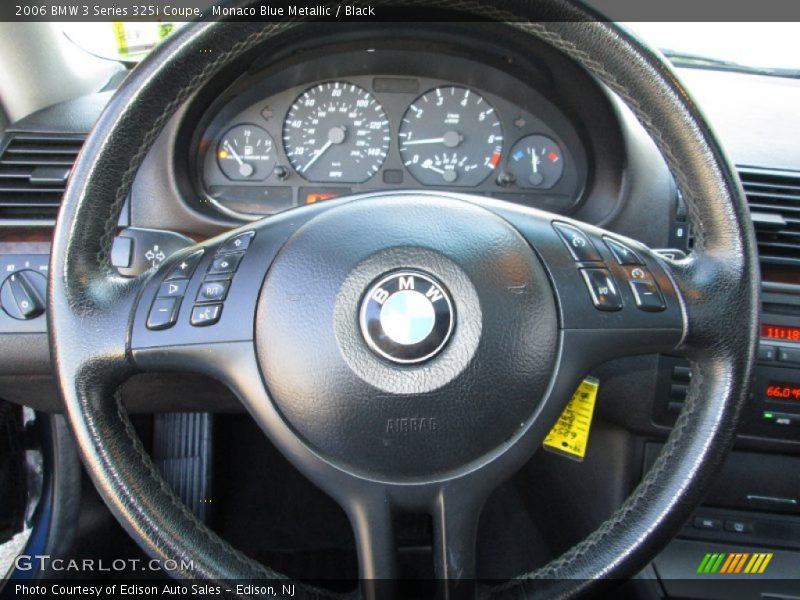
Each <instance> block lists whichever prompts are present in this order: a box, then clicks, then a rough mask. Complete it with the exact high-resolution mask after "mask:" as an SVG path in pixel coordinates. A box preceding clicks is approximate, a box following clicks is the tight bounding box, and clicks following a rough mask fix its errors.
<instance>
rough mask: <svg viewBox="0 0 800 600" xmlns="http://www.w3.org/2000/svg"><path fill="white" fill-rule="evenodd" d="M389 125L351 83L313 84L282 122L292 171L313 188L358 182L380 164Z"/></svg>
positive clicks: (374, 104) (368, 96)
mask: <svg viewBox="0 0 800 600" xmlns="http://www.w3.org/2000/svg"><path fill="white" fill-rule="evenodd" d="M390 141H391V134H390V132H389V120H388V119H387V118H386V113H385V112H384V111H383V107H381V105H380V104H379V103H378V101H377V100H375V98H374V97H373V96H372V95H371V94H370V93H369V92H367V91H366V90H364V89H363V88H360V87H359V86H357V85H354V84H352V83H345V82H341V81H330V82H327V83H321V84H319V85H316V86H314V87H312V88H310V89H308V90H306V91H305V92H303V93H302V94H301V95H300V97H298V98H297V100H295V102H294V104H292V107H291V108H290V109H289V112H288V114H287V115H286V120H285V121H284V123H283V145H284V148H285V150H286V155H287V157H288V158H289V162H291V164H292V166H293V167H294V169H295V170H296V171H297V172H298V173H299V174H300V175H301V176H302V177H303V178H305V179H306V180H307V181H312V182H315V183H334V182H341V183H362V182H364V181H367V180H368V179H369V178H371V177H372V176H373V175H375V173H377V172H378V170H379V169H380V168H381V165H383V161H384V159H385V158H386V153H387V151H388V149H389V142H390Z"/></svg>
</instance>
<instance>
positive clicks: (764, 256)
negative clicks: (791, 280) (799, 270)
mask: <svg viewBox="0 0 800 600" xmlns="http://www.w3.org/2000/svg"><path fill="white" fill-rule="evenodd" d="M739 178H740V179H741V181H742V185H743V186H744V191H745V194H746V195H747V202H748V204H749V205H750V213H751V214H752V217H753V225H754V226H755V228H756V238H757V239H758V252H759V256H760V258H761V262H762V263H765V264H775V265H792V266H800V172H795V171H770V170H763V169H750V168H742V167H740V168H739Z"/></svg>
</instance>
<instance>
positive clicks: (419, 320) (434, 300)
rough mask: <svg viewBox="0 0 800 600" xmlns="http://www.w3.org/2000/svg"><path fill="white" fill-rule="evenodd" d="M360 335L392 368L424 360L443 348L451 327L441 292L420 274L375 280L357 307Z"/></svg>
mask: <svg viewBox="0 0 800 600" xmlns="http://www.w3.org/2000/svg"><path fill="white" fill-rule="evenodd" d="M360 323H361V333H362V334H363V335H364V339H365V340H366V341H367V344H368V345H369V347H370V348H371V349H372V350H373V351H374V352H376V353H378V354H379V355H381V356H382V357H384V358H387V359H389V360H391V361H393V362H397V363H404V364H410V363H418V362H422V361H424V360H428V359H429V358H431V357H433V356H434V355H435V354H437V353H438V352H439V351H440V350H441V349H442V348H444V346H445V344H446V343H447V340H448V339H449V338H450V334H451V333H452V332H453V326H454V324H455V314H454V310H453V304H452V302H451V300H450V296H449V294H448V292H447V290H446V289H445V288H444V287H443V286H442V285H441V284H440V283H439V282H438V281H436V280H435V279H434V278H433V277H431V276H430V275H427V274H425V273H422V272H420V271H394V272H392V273H389V274H388V275H385V276H383V277H381V278H380V279H378V280H377V281H376V282H375V283H373V284H372V285H371V286H370V288H369V289H368V290H367V293H366V295H365V296H364V298H363V300H362V301H361V314H360Z"/></svg>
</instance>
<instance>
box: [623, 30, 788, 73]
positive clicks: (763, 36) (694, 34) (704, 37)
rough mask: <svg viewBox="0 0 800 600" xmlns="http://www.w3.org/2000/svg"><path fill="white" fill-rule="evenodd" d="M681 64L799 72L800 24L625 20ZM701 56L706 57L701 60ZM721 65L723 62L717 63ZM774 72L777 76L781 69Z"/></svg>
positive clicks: (647, 39) (636, 31)
mask: <svg viewBox="0 0 800 600" xmlns="http://www.w3.org/2000/svg"><path fill="white" fill-rule="evenodd" d="M625 25H626V26H627V27H628V28H629V29H631V30H633V31H634V32H635V33H637V34H638V35H639V36H640V37H642V38H643V39H645V40H646V41H647V42H649V43H650V44H652V45H653V46H655V47H656V48H660V49H661V50H662V51H663V52H664V53H666V54H667V55H668V56H669V57H670V58H671V59H672V60H673V62H675V63H677V64H680V65H682V66H686V65H688V66H691V65H692V64H694V66H706V67H713V66H714V65H713V64H712V63H714V62H716V63H728V66H729V67H731V68H735V67H737V66H738V67H743V68H745V70H746V69H747V68H748V67H749V68H750V69H752V70H765V71H775V70H787V71H794V72H795V73H786V74H796V73H797V72H800V23H625ZM702 59H708V60H707V61H705V62H704V61H703V60H702ZM716 66H718V67H723V66H724V65H723V64H717V65H716ZM773 74H776V75H780V74H781V73H780V72H774V73H773Z"/></svg>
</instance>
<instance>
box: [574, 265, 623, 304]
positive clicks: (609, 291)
mask: <svg viewBox="0 0 800 600" xmlns="http://www.w3.org/2000/svg"><path fill="white" fill-rule="evenodd" d="M581 275H583V279H584V281H585V282H586V287H587V289H588V290H589V295H590V296H591V297H592V303H593V304H594V306H595V308H597V309H598V310H620V309H621V308H622V298H620V295H619V291H618V290H617V284H616V283H614V278H613V277H611V273H609V272H608V269H581Z"/></svg>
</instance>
